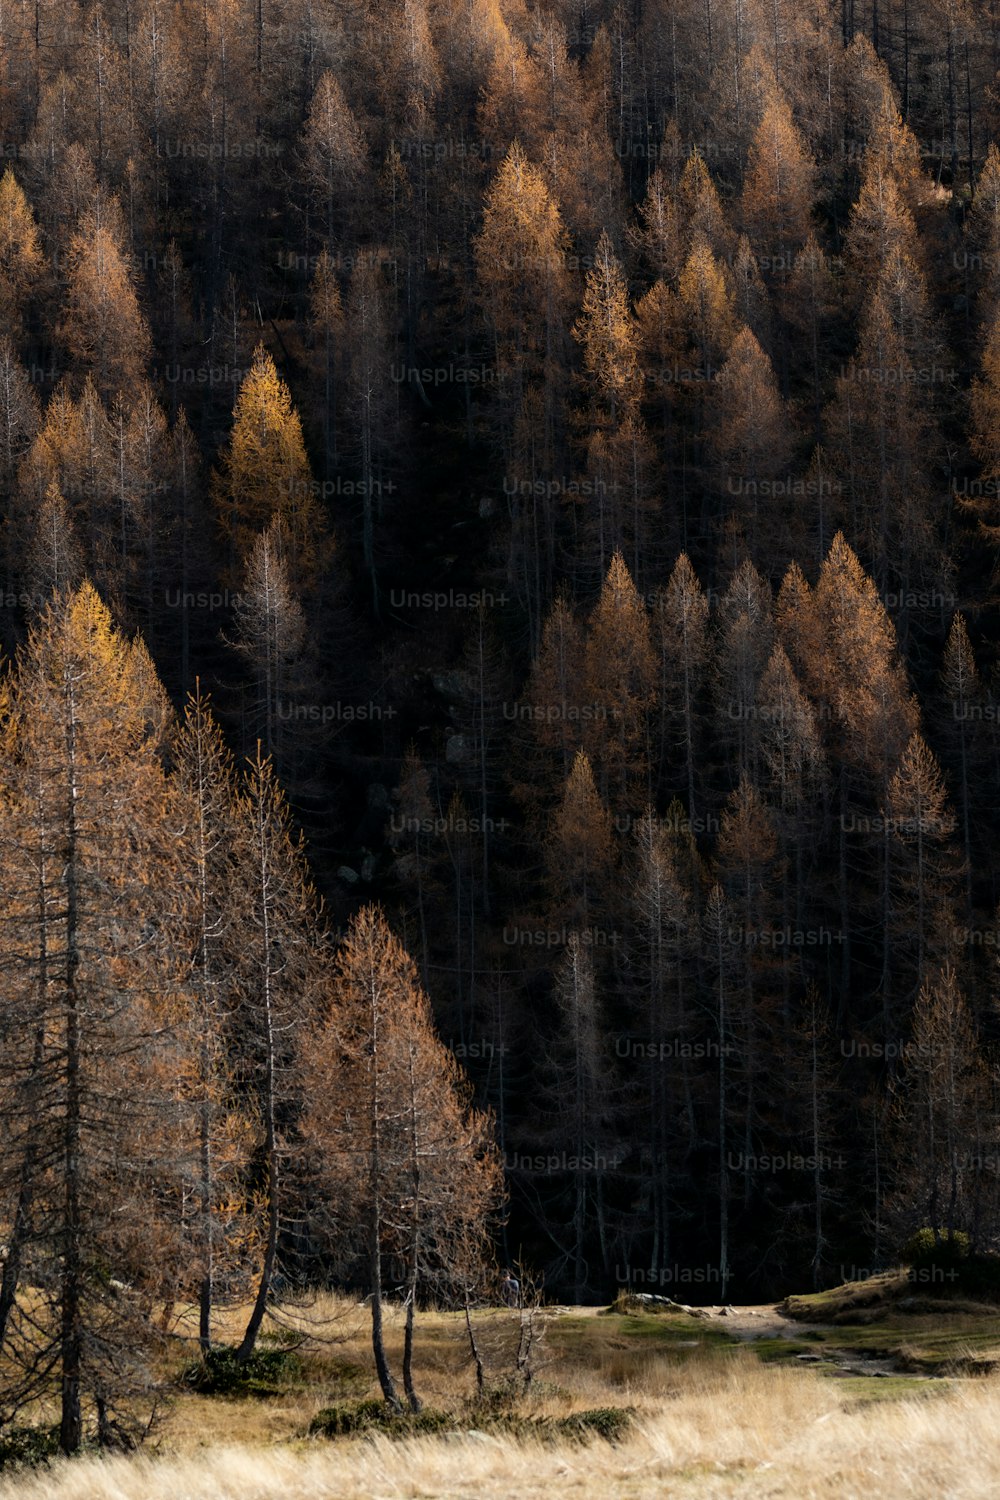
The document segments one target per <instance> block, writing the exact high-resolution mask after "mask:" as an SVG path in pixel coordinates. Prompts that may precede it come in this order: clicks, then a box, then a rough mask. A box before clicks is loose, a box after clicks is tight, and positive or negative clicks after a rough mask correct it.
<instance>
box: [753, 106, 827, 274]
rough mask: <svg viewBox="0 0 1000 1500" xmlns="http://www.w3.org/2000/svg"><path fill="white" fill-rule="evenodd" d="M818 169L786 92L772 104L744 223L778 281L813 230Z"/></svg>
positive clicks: (757, 138) (759, 138) (756, 144)
mask: <svg viewBox="0 0 1000 1500" xmlns="http://www.w3.org/2000/svg"><path fill="white" fill-rule="evenodd" d="M814 192H815V189H814V184H813V165H812V163H811V162H810V160H809V157H808V154H807V151H806V148H805V145H804V142H803V140H802V136H801V134H800V132H799V130H798V128H797V127H796V125H795V121H794V120H793V119H792V112H791V110H790V109H789V107H788V104H787V102H786V100H785V99H784V97H783V96H782V94H781V93H780V92H776V93H775V94H774V95H773V96H772V97H771V98H770V99H769V100H768V102H767V107H766V108H765V110H764V114H763V116H762V118H761V122H760V124H759V125H758V127H757V130H756V132H755V134H754V138H753V141H752V143H751V146H750V157H749V161H748V163H747V171H746V175H745V177H744V179H743V196H742V200H741V210H742V215H743V223H744V226H745V228H746V231H747V233H748V234H749V236H750V239H751V242H752V243H753V245H754V247H755V249H756V250H757V253H758V254H760V255H763V256H765V257H766V260H767V263H768V268H769V269H770V271H771V274H772V278H775V279H777V278H778V277H779V276H780V277H781V279H784V277H783V276H781V273H782V272H784V273H787V271H788V269H789V268H790V266H791V262H792V257H793V256H794V254H795V252H796V250H798V249H799V247H800V246H801V245H802V244H803V243H804V242H805V240H806V238H807V237H808V235H809V232H810V217H811V212H812V203H813V197H814Z"/></svg>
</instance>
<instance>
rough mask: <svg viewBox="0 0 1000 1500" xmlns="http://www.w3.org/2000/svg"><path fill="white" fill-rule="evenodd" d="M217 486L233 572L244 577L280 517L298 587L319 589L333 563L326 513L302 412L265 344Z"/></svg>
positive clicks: (246, 385) (244, 389) (245, 387)
mask: <svg viewBox="0 0 1000 1500" xmlns="http://www.w3.org/2000/svg"><path fill="white" fill-rule="evenodd" d="M211 488H212V496H213V499H214V501H215V505H216V509H217V514H218V518H219V524H220V527H221V529H222V534H223V537H224V539H225V542H226V544H227V549H228V561H229V569H230V572H231V574H233V575H236V574H237V573H238V569H239V567H240V565H241V564H242V563H244V562H245V560H246V559H247V558H248V556H249V553H250V550H251V548H252V546H253V544H254V541H255V539H256V537H257V536H258V535H259V533H260V532H262V531H264V530H266V528H267V527H268V526H269V525H270V524H271V522H272V521H274V520H275V519H280V520H281V522H282V526H283V529H284V535H285V545H286V549H287V558H288V567H289V575H290V578H291V580H292V582H293V584H294V585H295V586H296V587H298V588H300V589H305V588H309V587H312V586H313V585H315V583H316V581H317V577H318V575H319V573H320V571H321V570H322V566H323V562H324V560H325V548H326V536H325V529H324V526H323V518H322V513H321V511H320V508H319V505H318V503H317V500H316V495H315V487H314V484H313V479H312V473H311V471H310V468H309V459H308V458H307V456H306V450H305V444H304V442H303V439H302V424H301V422H300V420H299V415H298V412H297V411H296V410H295V408H294V406H293V405H292V397H291V393H290V391H289V389H288V386H287V385H286V384H285V382H284V381H283V380H282V379H281V377H280V375H279V374H278V371H277V369H276V367H275V364H274V360H273V359H272V358H271V356H270V355H269V354H268V353H267V352H266V350H265V349H264V346H263V345H262V344H258V345H257V348H256V350H255V351H254V357H253V364H252V366H251V368H250V370H249V372H248V374H247V376H246V378H245V380H244V381H243V384H242V385H241V386H240V392H239V395H238V397H237V399H236V406H235V409H234V411H233V430H232V432H231V434H230V437H229V442H228V443H227V445H226V447H225V449H224V450H223V453H222V456H221V459H220V461H219V465H218V468H217V470H216V472H215V473H214V474H213V476H212V486H211Z"/></svg>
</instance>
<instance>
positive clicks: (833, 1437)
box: [0, 1358, 1000, 1500]
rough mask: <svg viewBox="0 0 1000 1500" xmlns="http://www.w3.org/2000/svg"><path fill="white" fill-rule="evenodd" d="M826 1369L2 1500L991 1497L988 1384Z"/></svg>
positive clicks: (995, 1471) (87, 1482) (236, 1456)
mask: <svg viewBox="0 0 1000 1500" xmlns="http://www.w3.org/2000/svg"><path fill="white" fill-rule="evenodd" d="M838 1386H839V1383H838V1382H837V1381H835V1380H823V1379H820V1378H818V1377H816V1376H815V1375H813V1374H812V1373H811V1372H807V1371H804V1370H795V1369H788V1368H774V1367H771V1368H768V1367H766V1366H761V1365H759V1364H757V1362H756V1361H754V1360H753V1359H749V1358H748V1359H742V1358H738V1359H734V1360H726V1361H723V1362H711V1361H705V1362H704V1363H702V1362H697V1361H696V1362H693V1363H692V1364H690V1365H689V1366H687V1368H686V1370H685V1375H684V1381H683V1383H682V1384H681V1385H680V1386H678V1384H677V1383H676V1381H674V1380H665V1379H664V1375H663V1372H662V1370H658V1369H657V1368H654V1367H653V1366H650V1367H649V1368H648V1369H647V1370H645V1371H643V1370H639V1371H637V1375H636V1380H635V1383H634V1385H632V1386H630V1387H627V1388H626V1392H625V1393H623V1391H622V1389H619V1390H618V1391H617V1392H616V1395H617V1397H618V1399H622V1397H623V1394H627V1396H628V1398H629V1399H631V1400H632V1401H633V1402H634V1404H635V1405H636V1406H637V1407H638V1408H639V1411H640V1413H641V1416H640V1420H639V1425H638V1427H637V1429H636V1431H635V1432H634V1434H633V1435H632V1436H631V1437H630V1438H629V1440H628V1441H627V1442H625V1443H623V1444H621V1445H620V1446H618V1447H612V1446H610V1445H609V1444H607V1443H604V1442H602V1441H596V1442H593V1443H590V1444H588V1445H586V1446H576V1445H571V1444H562V1445H560V1446H543V1445H541V1444H538V1443H534V1442H527V1443H525V1442H517V1441H513V1440H511V1439H509V1438H503V1437H495V1436H490V1435H486V1434H477V1433H475V1432H474V1431H469V1432H465V1433H461V1434H457V1435H452V1436H449V1437H445V1438H422V1439H418V1440H412V1441H408V1442H403V1443H393V1442H389V1441H387V1440H385V1439H384V1438H379V1439H376V1440H365V1439H358V1440H352V1441H349V1442H346V1441H345V1442H341V1443H327V1442H325V1441H315V1442H299V1443H297V1444H292V1445H289V1444H282V1445H280V1446H274V1447H263V1448H262V1447H256V1448H249V1447H239V1446H212V1447H208V1448H206V1449H204V1450H202V1451H192V1452H188V1453H185V1454H183V1455H179V1456H163V1457H160V1458H156V1457H148V1456H142V1457H138V1458H116V1459H110V1460H103V1461H102V1460H96V1459H95V1460H85V1461H82V1462H76V1463H74V1464H67V1465H60V1466H56V1467H55V1468H53V1469H52V1470H49V1471H45V1472H40V1473H37V1474H33V1475H30V1476H25V1477H20V1478H8V1479H6V1480H3V1481H0V1500H360V1497H375V1496H378V1497H390V1496H391V1497H397V1500H403V1497H431V1496H433V1497H464V1496H469V1497H476V1500H494V1497H495V1500H500V1497H503V1500H508V1497H518V1500H536V1497H538V1500H541V1497H545V1500H553V1497H555V1496H560V1497H561V1496H566V1495H568V1496H576V1497H582V1500H606V1497H610V1496H624V1497H636V1496H653V1495H656V1496H662V1495H669V1496H670V1497H671V1500H675V1497H676V1500H686V1497H699V1500H704V1497H722V1496H747V1495H752V1496H767V1497H770V1500H776V1497H786V1496H787V1497H789V1500H792V1497H794V1500H833V1497H837V1500H851V1497H857V1500H875V1497H880V1500H881V1497H885V1500H895V1497H900V1500H902V1497H906V1500H924V1497H926V1500H932V1497H933V1500H940V1497H949V1500H973V1497H975V1500H985V1497H987V1496H989V1497H991V1500H993V1497H996V1496H998V1495H1000V1380H997V1379H994V1378H985V1379H982V1380H975V1381H967V1382H964V1383H962V1384H959V1385H956V1386H955V1387H953V1388H952V1389H950V1390H949V1391H947V1392H946V1393H944V1394H935V1395H934V1396H933V1397H927V1398H924V1399H912V1400H904V1401H889V1402H878V1403H866V1404H864V1405H860V1404H858V1405H852V1404H851V1403H850V1402H849V1401H847V1400H846V1399H845V1398H844V1396H843V1394H842V1393H841V1391H840V1390H839V1389H838Z"/></svg>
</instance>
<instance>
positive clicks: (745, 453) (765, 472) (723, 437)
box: [710, 328, 791, 546]
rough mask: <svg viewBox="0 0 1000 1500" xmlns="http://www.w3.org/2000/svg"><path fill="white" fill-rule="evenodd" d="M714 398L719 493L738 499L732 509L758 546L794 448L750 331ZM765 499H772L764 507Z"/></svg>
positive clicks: (767, 364) (718, 380) (735, 345)
mask: <svg viewBox="0 0 1000 1500" xmlns="http://www.w3.org/2000/svg"><path fill="white" fill-rule="evenodd" d="M710 400H711V437H710V447H711V451H712V454H713V457H714V458H715V461H716V463H717V465H718V474H719V477H718V480H717V483H718V486H719V490H720V492H721V494H722V495H723V497H726V496H731V497H734V499H735V500H736V504H735V505H734V506H733V509H734V510H736V512H737V514H738V515H739V516H740V517H741V518H742V519H744V520H745V522H746V524H747V526H748V530H749V536H750V538H751V541H752V543H753V545H754V546H756V545H757V543H758V541H761V540H763V539H765V538H766V537H767V536H768V531H769V524H770V525H773V520H772V517H773V511H774V500H773V498H771V494H772V491H771V486H772V485H773V482H774V480H775V478H776V477H777V476H779V475H781V474H782V472H783V471H784V469H785V466H786V464H787V463H788V461H789V458H790V452H791V444H790V440H789V422H788V417H787V414H786V411H785V408H784V403H783V402H782V400H781V396H780V393H779V391H778V383H777V381H776V380H775V378H774V370H773V368H772V366H771V361H770V360H769V359H768V357H767V355H766V354H765V353H764V351H763V349H762V348H761V347H760V344H759V343H758V342H757V340H756V339H755V338H754V336H753V334H752V333H751V332H750V330H749V329H748V328H743V329H741V331H740V332H739V333H738V334H737V335H736V337H735V338H734V340H733V342H732V346H731V348H730V350H729V354H728V357H727V359H726V362H725V364H724V365H723V367H722V369H721V370H720V371H719V373H718V375H717V376H716V377H715V380H714V382H713V384H712V390H711V397H710ZM762 495H763V496H765V497H766V500H767V503H766V504H765V505H763V506H762V505H761V503H760V498H761V496H762ZM725 503H726V502H725V498H724V499H723V504H725Z"/></svg>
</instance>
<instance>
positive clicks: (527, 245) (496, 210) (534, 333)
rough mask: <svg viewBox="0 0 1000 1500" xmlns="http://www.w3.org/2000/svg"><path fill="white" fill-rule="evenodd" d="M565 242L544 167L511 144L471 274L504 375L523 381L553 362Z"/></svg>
mask: <svg viewBox="0 0 1000 1500" xmlns="http://www.w3.org/2000/svg"><path fill="white" fill-rule="evenodd" d="M568 250H569V239H568V236H567V233H566V230H565V229H564V227H563V222H562V217H561V215H560V212H559V208H558V206H557V205H556V203H555V202H554V201H553V199H552V197H551V196H550V194H549V191H548V188H547V187H546V185H545V179H544V177H543V176H542V174H541V172H539V170H538V169H537V167H535V166H534V165H533V164H532V163H531V162H530V161H529V160H528V158H527V156H526V155H525V153H524V151H523V150H522V148H521V146H520V144H519V143H518V142H517V141H515V142H514V143H513V145H512V146H511V147H510V150H509V151H508V152H507V155H506V156H505V157H504V159H503V162H502V163H501V166H500V170H499V171H498V173H497V175H496V177H495V179H494V181H493V182H492V184H491V185H490V187H489V188H488V189H487V193H486V200H485V205H484V209H483V228H482V232H481V234H480V235H479V237H478V239H477V240H476V241H475V257H476V276H477V283H478V287H479V292H480V297H481V299H482V303H483V307H484V310H485V312H486V315H487V317H488V319H489V321H490V323H491V325H492V327H493V330H494V338H495V343H496V356H497V364H498V367H499V369H500V371H501V374H502V375H503V376H504V377H505V378H507V379H512V380H514V382H515V385H518V386H519V385H520V382H521V379H522V378H523V377H524V375H531V376H537V375H538V374H540V373H541V372H542V371H543V370H544V369H545V368H546V367H547V366H549V365H550V364H552V363H553V362H554V361H555V360H557V359H558V357H559V356H560V353H561V346H562V343H563V341H564V338H565V334H564V331H563V330H564V327H565V322H566V314H567V311H568V297H569V286H568V276H567V271H566V256H567V252H568Z"/></svg>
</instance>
